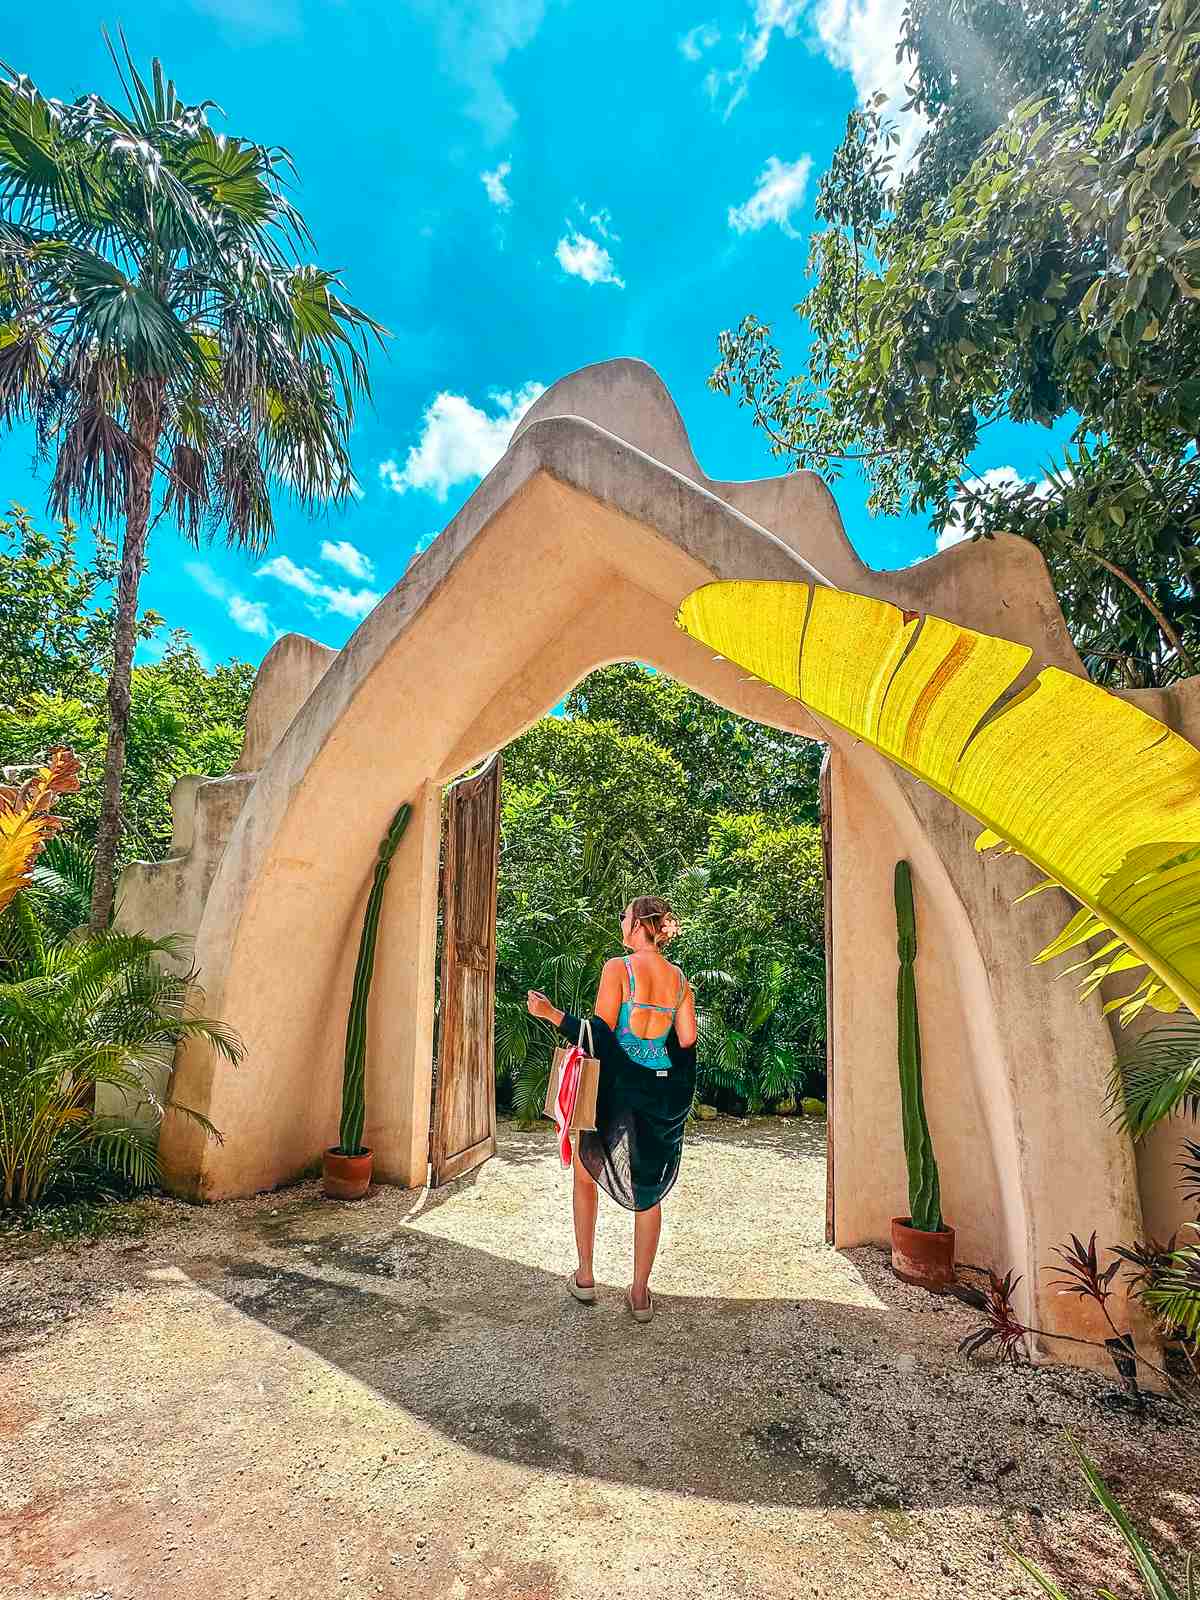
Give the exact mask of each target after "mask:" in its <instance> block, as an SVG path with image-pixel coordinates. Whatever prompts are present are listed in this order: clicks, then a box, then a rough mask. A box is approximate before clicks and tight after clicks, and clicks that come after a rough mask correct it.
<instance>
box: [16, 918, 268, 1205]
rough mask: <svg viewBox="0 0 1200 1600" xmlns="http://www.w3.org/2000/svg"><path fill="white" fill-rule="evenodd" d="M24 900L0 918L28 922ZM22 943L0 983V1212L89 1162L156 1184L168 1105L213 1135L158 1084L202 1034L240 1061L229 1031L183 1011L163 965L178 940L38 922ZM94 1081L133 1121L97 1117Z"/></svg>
mask: <svg viewBox="0 0 1200 1600" xmlns="http://www.w3.org/2000/svg"><path fill="white" fill-rule="evenodd" d="M24 899H25V896H24V894H21V895H18V896H17V901H15V902H14V904H13V906H10V907H9V908H8V910H7V911H6V912H5V914H4V917H3V918H2V919H0V923H3V924H5V925H7V924H8V923H9V921H10V919H11V918H13V917H14V916H21V917H28V915H29V907H28V905H23V906H21V907H20V909H19V910H17V909H16V908H17V906H18V903H19V902H22V901H24ZM25 944H26V947H27V952H28V953H27V955H26V956H25V959H24V960H23V961H22V962H20V963H19V964H18V965H17V966H16V970H15V971H12V972H11V973H10V975H9V976H8V977H7V978H6V979H5V981H3V982H0V1041H2V1042H3V1048H2V1049H0V1209H10V1208H13V1207H23V1206H33V1205H36V1204H37V1203H38V1201H39V1200H40V1199H41V1197H42V1196H43V1195H44V1194H46V1193H47V1192H49V1191H51V1190H52V1189H53V1188H54V1187H55V1186H56V1185H63V1184H64V1183H66V1184H68V1185H69V1182H70V1180H71V1177H72V1175H73V1174H74V1175H77V1174H78V1173H79V1172H80V1171H81V1170H86V1169H88V1168H95V1167H99V1168H101V1169H104V1170H107V1171H111V1172H113V1173H115V1174H117V1175H118V1176H119V1177H121V1178H123V1179H125V1180H126V1181H127V1182H128V1183H130V1184H132V1185H135V1186H139V1187H140V1186H144V1185H146V1184H148V1183H152V1182H154V1181H155V1179H156V1177H157V1174H158V1166H157V1161H156V1157H155V1138H156V1130H154V1128H153V1127H152V1124H154V1123H156V1122H158V1121H160V1120H161V1118H162V1117H163V1116H164V1115H165V1114H166V1112H167V1111H175V1112H178V1113H179V1114H181V1115H184V1116H187V1117H190V1118H191V1119H192V1120H193V1121H196V1122H198V1123H199V1124H200V1126H201V1127H203V1128H204V1130H205V1132H206V1133H207V1134H208V1135H209V1136H210V1137H213V1138H219V1137H220V1135H219V1134H218V1133H217V1130H216V1129H215V1128H214V1127H213V1126H212V1125H211V1123H209V1122H208V1121H207V1120H206V1119H205V1118H204V1117H202V1116H200V1114H199V1113H198V1112H195V1111H192V1110H190V1109H188V1108H187V1107H184V1106H180V1105H178V1104H177V1103H176V1102H174V1101H172V1100H171V1099H169V1098H168V1097H167V1096H166V1095H165V1094H164V1093H163V1090H162V1088H161V1085H162V1084H163V1083H164V1082H166V1081H167V1077H168V1074H169V1070H170V1065H171V1061H172V1058H173V1056H174V1051H175V1047H176V1045H177V1044H178V1042H179V1041H180V1040H181V1039H184V1038H200V1039H204V1040H206V1041H207V1042H208V1043H209V1044H211V1045H212V1046H213V1048H214V1049H215V1050H216V1051H217V1053H218V1054H219V1055H221V1056H223V1057H224V1058H225V1059H226V1060H227V1061H230V1062H237V1061H239V1060H240V1059H241V1056H242V1046H241V1043H240V1041H239V1040H238V1038H237V1037H236V1035H235V1034H233V1033H232V1032H231V1031H230V1030H229V1029H228V1028H226V1027H224V1026H223V1025H222V1024H220V1023H217V1022H213V1021H210V1020H207V1019H205V1018H203V1017H200V1016H198V1015H197V1014H196V1012H195V1011H194V1009H193V1008H192V1006H191V1004H190V1002H189V999H188V994H189V987H190V983H191V975H190V974H188V973H185V974H182V975H181V974H180V973H179V972H177V971H176V970H174V968H172V967H170V966H164V965H163V964H162V963H170V962H172V961H177V960H178V957H179V953H180V951H179V945H178V941H176V940H174V939H161V940H152V939H147V938H145V937H143V936H142V935H140V934H127V933H117V932H112V931H108V932H103V933H93V934H89V935H87V936H85V937H82V938H78V939H74V938H73V939H67V940H64V941H60V942H55V941H54V940H53V939H52V938H51V937H50V936H49V932H48V930H46V929H39V930H38V932H37V936H36V937H30V936H29V935H28V934H26V937H25ZM100 1084H110V1085H112V1086H114V1087H115V1088H117V1089H119V1090H120V1091H121V1092H122V1094H123V1095H124V1097H125V1098H126V1100H127V1101H128V1102H129V1105H130V1115H131V1116H136V1117H137V1118H138V1121H136V1122H130V1121H125V1120H122V1119H119V1118H113V1117H104V1116H97V1115H96V1114H95V1112H94V1110H93V1106H94V1097H95V1091H96V1088H97V1086H98V1085H100ZM148 1124H149V1125H148Z"/></svg>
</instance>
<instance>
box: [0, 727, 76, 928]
mask: <svg viewBox="0 0 1200 1600" xmlns="http://www.w3.org/2000/svg"><path fill="white" fill-rule="evenodd" d="M78 788H79V762H78V761H77V760H76V758H75V756H74V754H73V753H72V752H71V751H70V750H67V749H64V748H63V747H62V746H58V747H56V748H55V749H53V750H51V752H50V754H49V757H48V758H47V764H46V766H44V767H35V768H34V770H33V772H32V773H31V774H30V775H29V776H28V777H27V778H26V779H25V781H24V783H22V784H20V785H18V786H4V787H0V911H3V910H4V908H5V906H6V905H8V903H9V901H10V900H12V899H13V898H14V896H15V895H16V894H17V892H18V891H19V890H20V889H23V888H24V886H25V885H26V884H27V883H28V882H29V877H30V873H31V872H32V871H33V863H34V862H35V860H36V859H37V857H38V855H39V854H40V853H41V850H42V846H43V845H44V844H45V843H46V840H47V839H49V838H51V837H52V836H53V835H54V834H56V833H57V832H58V830H59V829H60V828H61V827H62V826H63V819H62V818H61V817H53V816H51V815H50V808H51V806H52V805H53V804H54V802H55V800H57V799H58V797H59V795H62V794H74V793H75V792H76V790H77V789H78Z"/></svg>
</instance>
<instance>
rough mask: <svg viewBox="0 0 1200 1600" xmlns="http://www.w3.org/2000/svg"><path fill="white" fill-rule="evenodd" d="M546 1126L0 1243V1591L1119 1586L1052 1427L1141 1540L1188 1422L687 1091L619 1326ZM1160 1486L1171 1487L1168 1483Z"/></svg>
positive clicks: (809, 1145) (1189, 1459) (1187, 1450)
mask: <svg viewBox="0 0 1200 1600" xmlns="http://www.w3.org/2000/svg"><path fill="white" fill-rule="evenodd" d="M569 1181H570V1180H569V1175H568V1174H567V1173H564V1172H563V1171H562V1170H561V1168H560V1167H559V1166H558V1161H557V1155H556V1153H555V1150H554V1146H553V1140H552V1137H551V1135H550V1133H549V1132H548V1131H537V1132H522V1131H520V1130H517V1129H515V1128H513V1127H512V1126H510V1125H502V1127H501V1132H500V1153H499V1155H498V1156H497V1157H496V1158H495V1159H494V1160H492V1161H490V1162H488V1163H487V1164H486V1165H485V1166H484V1167H483V1168H481V1169H480V1170H479V1171H478V1172H476V1173H474V1174H472V1175H470V1176H468V1177H466V1178H463V1179H460V1180H459V1181H457V1182H455V1183H454V1184H451V1185H449V1186H448V1187H447V1188H445V1189H443V1190H440V1191H437V1192H435V1193H433V1194H431V1195H430V1194H425V1195H418V1194H417V1193H415V1192H412V1191H403V1190H395V1189H386V1188H380V1189H377V1190H375V1191H373V1192H372V1194H371V1195H370V1196H369V1197H368V1198H367V1199H366V1200H365V1201H362V1202H360V1203H358V1204H356V1205H344V1204H338V1203H333V1202H328V1201H325V1200H323V1199H322V1198H321V1197H320V1195H319V1193H318V1191H317V1187H316V1185H315V1184H311V1183H307V1184H302V1185H299V1186H297V1187H295V1188H291V1189H288V1190H284V1191H280V1192H278V1193H275V1194H270V1195H262V1196H259V1197H258V1198H256V1199H254V1200H249V1201H239V1202H233V1203H228V1204H225V1205H221V1206H215V1207H210V1208H206V1209H199V1208H192V1207H188V1206H184V1205H182V1204H179V1203H177V1202H172V1201H167V1200H154V1201H146V1202H142V1207H143V1209H144V1210H145V1211H146V1213H147V1214H148V1219H149V1226H148V1229H147V1232H146V1233H145V1235H144V1236H143V1237H142V1238H139V1239H136V1240H134V1241H132V1242H130V1241H128V1240H110V1241H102V1242H100V1243H98V1244H95V1245H93V1246H89V1247H84V1248H82V1249H76V1250H74V1251H70V1250H65V1249H63V1248H61V1247H58V1248H55V1249H54V1250H52V1251H47V1250H46V1249H45V1247H44V1246H39V1245H38V1243H37V1242H36V1240H34V1241H26V1242H23V1243H21V1244H18V1245H11V1244H10V1245H9V1246H7V1247H5V1251H6V1253H5V1254H4V1256H3V1257H2V1258H0V1351H2V1352H3V1355H2V1365H0V1595H3V1596H4V1597H5V1600H7V1597H9V1596H21V1597H23V1600H24V1597H34V1600H68V1597H69V1600H152V1597H153V1600H157V1597H159V1596H176V1595H180V1596H188V1597H190V1600H235V1597H236V1600H317V1597H322V1600H323V1597H326V1596H335V1597H339V1600H343V1597H344V1600H358V1597H359V1596H364V1597H365V1596H374V1595H383V1596H387V1597H399V1596H405V1597H409V1596H419V1597H422V1600H426V1597H428V1600H462V1597H467V1596H472V1597H473V1596H481V1597H482V1596H487V1597H490V1600H585V1597H586V1600H595V1596H596V1595H597V1594H598V1593H604V1594H609V1595H614V1596H626V1595H632V1596H652V1597H655V1600H657V1597H662V1600H684V1597H686V1600H701V1597H703V1600H709V1597H712V1600H735V1597H736V1600H760V1597H762V1600H766V1597H767V1596H770V1597H773V1600H778V1597H781V1596H801V1597H808V1596H813V1595H816V1596H838V1597H842V1596H845V1597H847V1600H849V1597H850V1596H854V1597H856V1600H857V1597H858V1596H860V1595H878V1594H883V1595H888V1596H895V1597H903V1596H930V1595H938V1596H941V1595H947V1596H971V1597H976V1596H978V1597H984V1596H988V1597H990V1596H1015V1595H1033V1594H1035V1593H1036V1592H1038V1591H1036V1590H1035V1588H1034V1586H1033V1585H1032V1583H1031V1582H1030V1581H1029V1580H1027V1579H1025V1578H1024V1577H1022V1575H1021V1574H1020V1572H1019V1571H1018V1569H1017V1568H1016V1566H1015V1564H1014V1563H1013V1561H1012V1560H1011V1558H1010V1557H1009V1556H1008V1554H1007V1553H1006V1551H1005V1548H1004V1547H1005V1545H1006V1544H1012V1545H1014V1546H1016V1547H1018V1548H1019V1549H1021V1550H1022V1551H1024V1552H1025V1553H1026V1554H1028V1555H1030V1556H1032V1557H1033V1558H1034V1559H1036V1560H1039V1561H1041V1562H1042V1563H1043V1564H1045V1565H1046V1566H1047V1567H1048V1568H1050V1569H1051V1570H1052V1571H1054V1572H1055V1573H1056V1574H1057V1576H1058V1578H1059V1580H1060V1581H1061V1582H1062V1583H1063V1584H1064V1586H1065V1587H1066V1589H1067V1590H1068V1592H1069V1593H1070V1594H1072V1596H1074V1595H1076V1594H1079V1595H1083V1594H1089V1595H1090V1594H1091V1593H1092V1591H1093V1589H1094V1587H1095V1586H1096V1585H1097V1584H1098V1583H1100V1582H1102V1581H1107V1582H1108V1583H1110V1584H1112V1585H1114V1586H1115V1588H1116V1589H1117V1592H1118V1593H1120V1594H1130V1595H1132V1594H1133V1593H1135V1592H1140V1591H1137V1590H1136V1586H1135V1585H1134V1583H1133V1581H1132V1579H1131V1577H1130V1576H1129V1574H1128V1568H1127V1566H1126V1565H1125V1563H1124V1562H1123V1560H1122V1559H1121V1557H1120V1555H1119V1545H1118V1542H1117V1540H1116V1539H1115V1538H1114V1536H1113V1534H1112V1532H1111V1531H1110V1528H1109V1526H1108V1524H1107V1523H1106V1522H1105V1520H1104V1518H1103V1516H1102V1515H1101V1514H1100V1513H1099V1511H1098V1509H1096V1508H1095V1507H1094V1506H1093V1505H1092V1504H1091V1502H1089V1500H1088V1498H1087V1494H1086V1490H1085V1489H1084V1487H1083V1486H1082V1484H1081V1483H1080V1481H1079V1479H1078V1476H1077V1474H1076V1472H1075V1470H1074V1468H1073V1466H1072V1464H1071V1461H1070V1458H1069V1453H1068V1449H1067V1445H1066V1442H1065V1439H1064V1429H1065V1428H1067V1427H1069V1428H1070V1429H1071V1430H1072V1431H1073V1432H1074V1434H1075V1435H1076V1437H1078V1439H1079V1440H1080V1441H1081V1443H1083V1445H1084V1446H1085V1448H1087V1449H1088V1450H1089V1451H1090V1452H1091V1453H1092V1454H1093V1455H1095V1456H1096V1457H1097V1458H1098V1459H1099V1461H1100V1462H1101V1464H1102V1467H1103V1469H1104V1471H1105V1473H1106V1474H1107V1476H1108V1477H1109V1480H1110V1482H1112V1483H1113V1484H1114V1486H1116V1487H1117V1489H1118V1491H1119V1493H1120V1494H1121V1495H1122V1496H1123V1497H1124V1498H1125V1499H1126V1501H1127V1502H1128V1503H1129V1504H1130V1505H1131V1507H1133V1508H1134V1509H1135V1510H1136V1512H1137V1514H1138V1515H1139V1517H1140V1518H1141V1519H1142V1521H1143V1524H1144V1525H1148V1526H1150V1527H1151V1528H1152V1531H1153V1533H1154V1535H1155V1537H1156V1539H1157V1542H1158V1545H1159V1547H1160V1549H1161V1551H1162V1552H1163V1553H1164V1555H1166V1556H1167V1557H1168V1559H1170V1560H1172V1561H1175V1560H1176V1559H1177V1557H1178V1555H1179V1552H1180V1551H1181V1550H1182V1549H1183V1548H1186V1545H1187V1543H1188V1542H1190V1543H1192V1544H1200V1536H1198V1529H1200V1482H1198V1481H1197V1477H1198V1475H1197V1468H1196V1462H1197V1460H1198V1459H1200V1450H1198V1446H1200V1434H1198V1431H1197V1429H1196V1428H1195V1427H1194V1426H1193V1425H1190V1424H1187V1423H1185V1422H1184V1421H1183V1420H1181V1418H1180V1417H1179V1415H1178V1414H1177V1413H1176V1412H1175V1411H1174V1410H1173V1409H1172V1408H1171V1407H1170V1406H1169V1404H1167V1403H1166V1402H1156V1403H1155V1405H1154V1406H1153V1407H1152V1409H1151V1412H1150V1414H1149V1415H1148V1416H1145V1417H1140V1418H1139V1417H1135V1416H1131V1415H1129V1414H1127V1413H1125V1412H1123V1411H1119V1410H1114V1409H1112V1407H1111V1404H1110V1402H1111V1396H1112V1386H1111V1385H1110V1384H1108V1383H1106V1382H1105V1381H1103V1380H1102V1379H1100V1378H1098V1377H1094V1376H1088V1375H1084V1374H1081V1373H1078V1372H1075V1371H1071V1370H1068V1369H1066V1368H1059V1367H1041V1368H1038V1369H1032V1368H1026V1369H1024V1370H1021V1371H1017V1372H1012V1371H1008V1370H1002V1369H1000V1368H998V1367H996V1366H995V1365H994V1364H991V1363H984V1362H968V1361H967V1360H965V1359H964V1358H962V1357H960V1356H959V1355H958V1354H957V1353H956V1351H955V1345H956V1343H957V1341H958V1340H959V1339H960V1338H961V1337H962V1335H963V1333H964V1332H965V1331H966V1330H967V1329H968V1328H969V1327H970V1326H971V1325H972V1324H973V1315H972V1313H971V1312H970V1311H969V1310H967V1309H966V1308H965V1307H963V1306H962V1305H960V1304H958V1303H957V1302H955V1301H952V1300H940V1299H936V1298H933V1297H931V1296H928V1295H925V1294H922V1293H921V1292H920V1291H918V1290H913V1289H908V1288H906V1287H904V1286H902V1285H900V1284H898V1283H897V1282H896V1281H895V1280H894V1279H893V1278H892V1276H891V1274H890V1272H888V1271H887V1270H886V1266H885V1262H884V1258H883V1256H882V1254H880V1253H878V1252H875V1251H870V1250H865V1251H864V1250H859V1251H852V1252H849V1253H838V1252H835V1251H832V1250H829V1249H827V1248H826V1246H825V1245H824V1244H823V1243H822V1229H823V1215H824V1128H823V1125H822V1124H820V1123H815V1122H806V1121H796V1122H780V1121H767V1120H759V1121H756V1122H754V1123H752V1124H745V1123H739V1122H735V1121H732V1120H727V1119H721V1120H720V1121H718V1122H716V1123H712V1124H707V1125H704V1126H703V1127H702V1128H701V1129H699V1130H698V1131H697V1132H696V1133H695V1134H693V1135H691V1136H690V1137H689V1142H688V1145H687V1147H686V1149H685V1154H684V1161H683V1169H682V1173H681V1176H680V1180H679V1183H678V1185H677V1187H676V1189H675V1191H674V1192H673V1193H672V1194H671V1195H670V1196H669V1197H668V1199H667V1201H666V1203H665V1206H664V1214H665V1221H664V1228H663V1240H662V1247H661V1252H660V1257H659V1264H658V1267H657V1269H656V1272H655V1276H654V1279H653V1280H652V1283H653V1287H654V1288H655V1290H656V1292H657V1294H658V1296H659V1306H658V1314H657V1316H656V1318H655V1320H654V1321H653V1322H652V1323H651V1324H650V1325H648V1326H646V1327H641V1326H638V1325H637V1324H635V1323H633V1321H632V1320H631V1319H630V1318H629V1316H628V1314H627V1313H626V1312H624V1310H623V1307H622V1291H623V1289H624V1287H625V1285H626V1284H627V1282H628V1279H629V1270H628V1269H629V1258H630V1248H631V1232H632V1230H631V1219H630V1217H629V1216H628V1214H627V1213H624V1212H622V1211H620V1210H618V1208H617V1207H615V1206H613V1205H612V1204H610V1203H609V1202H608V1201H607V1200H606V1199H604V1198H603V1197H602V1202H601V1213H600V1230H599V1241H598V1250H597V1258H596V1273H597V1279H598V1281H599V1283H600V1287H601V1296H602V1298H601V1302H600V1304H599V1305H598V1306H595V1307H587V1306H581V1305H579V1304H577V1303H576V1302H575V1301H574V1300H572V1299H570V1298H569V1296H568V1295H567V1293H566V1291H565V1289H564V1287H563V1283H564V1278H565V1276H566V1274H567V1273H568V1272H569V1270H570V1268H571V1266H572V1265H573V1259H574V1258H573V1252H572V1245H571V1237H572V1235H571V1224H570V1213H569ZM1185 1486H1187V1487H1186V1488H1185Z"/></svg>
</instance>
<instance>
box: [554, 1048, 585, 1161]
mask: <svg viewBox="0 0 1200 1600" xmlns="http://www.w3.org/2000/svg"><path fill="white" fill-rule="evenodd" d="M582 1075H583V1051H582V1050H581V1049H580V1048H579V1046H578V1045H577V1044H576V1045H572V1046H571V1048H570V1050H569V1051H568V1052H567V1054H566V1055H565V1056H564V1057H563V1064H562V1070H561V1071H560V1072H559V1075H558V1093H557V1095H556V1096H555V1097H554V1126H555V1127H556V1128H557V1129H558V1153H559V1155H561V1156H562V1164H563V1166H564V1167H569V1166H570V1165H571V1133H570V1127H571V1117H572V1115H573V1114H574V1111H575V1101H576V1099H577V1098H578V1095H579V1080H580V1078H581V1077H582Z"/></svg>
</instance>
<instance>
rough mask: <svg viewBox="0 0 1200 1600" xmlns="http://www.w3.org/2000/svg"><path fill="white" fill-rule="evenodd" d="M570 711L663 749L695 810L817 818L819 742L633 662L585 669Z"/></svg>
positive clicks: (569, 698) (569, 704) (570, 700)
mask: <svg viewBox="0 0 1200 1600" xmlns="http://www.w3.org/2000/svg"><path fill="white" fill-rule="evenodd" d="M565 709H566V712H567V715H568V716H572V717H582V718H583V719H584V720H585V721H589V722H612V723H613V724H615V726H616V727H618V728H619V729H620V730H621V732H622V733H625V734H642V735H644V736H645V737H646V738H647V739H649V740H651V742H652V743H653V744H655V745H657V746H658V747H659V749H661V750H666V751H668V752H669V753H670V754H671V755H673V756H674V757H675V759H676V761H677V762H678V763H679V766H680V768H681V769H682V772H683V777H684V785H685V790H686V794H687V803H688V806H689V807H690V808H691V809H692V810H693V811H697V812H704V813H708V814H712V813H714V812H717V811H775V812H778V813H780V814H781V815H783V816H786V817H789V818H791V819H793V820H796V821H806V822H814V823H815V822H817V821H818V820H819V810H820V808H819V805H818V802H817V780H818V777H819V774H820V767H821V754H822V747H821V746H820V745H818V744H814V743H813V741H812V740H810V739H797V738H795V737H794V736H793V735H792V734H789V733H781V732H780V731H779V730H778V729H776V728H767V727H764V726H763V725H762V724H761V723H758V722H751V721H750V720H749V719H748V718H746V717H739V716H736V715H735V714H734V713H733V712H732V711H726V710H724V709H723V708H722V707H721V706H718V705H714V704H713V702H712V701H711V700H706V699H705V698H704V697H703V695H698V694H695V693H693V691H692V690H690V689H686V688H685V687H684V686H683V684H681V683H676V682H675V681H674V680H673V679H672V678H667V677H664V676H663V675H662V674H661V673H657V672H651V671H648V670H647V669H646V668H645V667H641V666H638V665H637V664H636V663H635V662H632V661H624V662H619V663H617V664H616V665H615V666H611V667H601V668H600V669H599V670H598V671H596V672H593V673H590V674H589V675H588V677H586V678H585V679H584V680H583V682H582V683H580V684H579V685H577V686H576V688H574V689H573V690H572V691H571V693H570V694H569V695H568V696H567V699H566V707H565Z"/></svg>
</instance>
